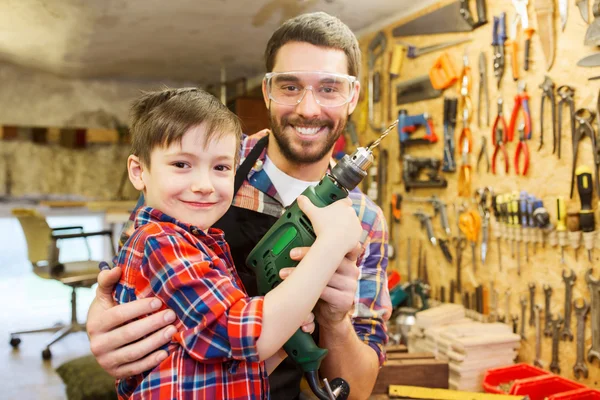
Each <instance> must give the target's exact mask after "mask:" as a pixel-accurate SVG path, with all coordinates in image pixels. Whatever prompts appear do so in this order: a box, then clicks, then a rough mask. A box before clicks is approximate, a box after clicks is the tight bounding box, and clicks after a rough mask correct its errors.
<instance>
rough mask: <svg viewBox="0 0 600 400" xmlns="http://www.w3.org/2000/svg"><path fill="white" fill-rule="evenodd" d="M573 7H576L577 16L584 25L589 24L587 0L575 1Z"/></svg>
mask: <svg viewBox="0 0 600 400" xmlns="http://www.w3.org/2000/svg"><path fill="white" fill-rule="evenodd" d="M575 5H576V6H577V8H579V14H580V15H581V19H583V22H585V23H586V24H589V23H590V13H589V10H588V6H589V4H588V0H577V1H576V2H575Z"/></svg>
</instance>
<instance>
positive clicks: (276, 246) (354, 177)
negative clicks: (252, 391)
mask: <svg viewBox="0 0 600 400" xmlns="http://www.w3.org/2000/svg"><path fill="white" fill-rule="evenodd" d="M372 163H373V156H372V153H371V151H370V149H369V148H367V149H365V148H362V147H359V148H358V149H357V150H356V152H354V153H353V154H352V155H351V156H349V155H345V156H344V157H343V158H342V159H341V160H340V161H339V162H338V163H337V164H336V166H335V167H333V168H332V170H331V172H330V173H329V174H327V175H325V177H324V178H323V179H322V180H321V181H320V182H319V183H318V184H317V185H316V186H310V187H308V188H307V189H306V190H305V191H304V192H303V193H302V194H303V195H304V196H306V197H308V199H309V200H310V201H311V202H312V203H313V204H314V205H316V206H317V207H325V206H328V205H330V204H332V203H333V202H335V201H337V200H340V199H343V198H345V197H347V196H348V192H349V191H350V190H352V189H354V188H355V187H356V185H358V184H359V183H360V181H362V179H363V178H364V177H365V176H366V174H367V173H366V171H367V169H368V168H369V167H370V166H371V164H372ZM315 240H316V236H315V233H314V231H313V228H312V224H311V223H310V220H309V219H308V217H307V216H306V215H305V214H304V213H303V212H302V210H300V207H298V203H297V202H296V201H295V202H294V203H293V204H292V205H291V206H290V207H289V208H288V209H287V210H286V211H285V213H284V214H283V215H282V216H281V217H280V218H279V220H277V222H276V223H275V224H274V225H273V226H272V227H271V229H270V230H269V231H268V232H267V233H266V234H265V236H264V237H263V238H262V239H261V240H260V241H259V242H258V244H257V245H256V247H255V248H254V249H253V250H252V251H251V252H250V254H249V255H248V257H247V259H246V264H247V265H248V266H249V267H250V268H252V269H254V271H255V273H256V277H257V281H258V292H259V294H260V295H265V294H266V293H268V292H269V291H271V290H273V289H274V288H275V287H276V286H277V285H279V284H280V283H281V282H282V279H281V278H280V277H279V271H280V270H281V269H282V268H287V267H295V266H296V265H298V262H297V261H294V260H292V259H290V256H289V254H290V250H292V249H293V248H295V247H308V246H311V245H312V244H313V243H314V242H315ZM283 348H284V350H285V351H286V353H287V354H288V356H289V357H290V358H292V359H293V360H294V361H295V362H296V363H297V364H298V365H299V366H300V367H301V368H302V370H303V371H304V373H305V376H306V378H307V381H308V383H309V386H310V387H311V389H312V390H313V392H314V393H315V394H316V395H317V396H318V397H319V398H321V399H330V398H331V394H333V395H334V397H337V398H344V397H345V396H347V395H348V394H349V390H350V389H349V386H348V384H347V383H346V382H345V381H344V380H343V379H341V378H336V379H334V380H333V381H332V382H331V388H329V387H328V388H327V389H328V390H327V391H325V390H323V388H321V387H320V385H319V383H318V370H319V367H320V365H321V360H322V359H323V358H324V357H325V355H326V354H327V350H326V349H321V348H319V347H318V346H317V345H316V344H315V342H314V340H313V338H312V336H311V335H310V334H309V333H306V332H303V331H302V330H301V329H298V330H297V331H296V333H294V335H293V336H292V337H291V338H290V339H289V340H288V341H287V342H286V343H285V344H284V346H283Z"/></svg>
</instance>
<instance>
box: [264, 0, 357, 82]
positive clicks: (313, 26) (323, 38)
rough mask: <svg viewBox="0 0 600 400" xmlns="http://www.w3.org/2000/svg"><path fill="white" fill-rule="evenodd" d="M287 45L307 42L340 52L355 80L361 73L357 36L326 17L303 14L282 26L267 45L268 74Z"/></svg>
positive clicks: (337, 20)
mask: <svg viewBox="0 0 600 400" xmlns="http://www.w3.org/2000/svg"><path fill="white" fill-rule="evenodd" d="M288 42H306V43H310V44H313V45H315V46H321V47H330V48H333V49H339V50H343V51H344V53H346V58H347V59H348V73H349V74H350V75H352V76H356V77H358V75H359V73H360V47H359V46H358V40H357V39H356V36H355V35H354V33H352V31H351V30H350V28H349V27H348V26H347V25H346V24H344V23H343V22H342V21H340V20H339V19H338V18H336V17H333V16H331V15H329V14H327V13H324V12H315V13H310V14H302V15H299V16H297V17H295V18H292V19H289V20H287V21H286V22H284V23H283V24H282V25H281V26H280V27H279V28H278V29H277V30H276V31H275V33H273V36H271V39H269V42H268V43H267V49H266V50H265V64H266V67H267V72H271V71H272V70H273V65H275V57H276V56H277V52H278V51H279V49H280V48H281V47H282V46H283V45H284V44H286V43H288Z"/></svg>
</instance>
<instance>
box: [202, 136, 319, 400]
mask: <svg viewBox="0 0 600 400" xmlns="http://www.w3.org/2000/svg"><path fill="white" fill-rule="evenodd" d="M268 140H269V136H265V137H264V138H262V139H260V140H259V141H258V142H257V143H256V145H255V146H254V148H253V149H252V150H251V151H250V154H248V157H246V159H245V160H244V162H243V163H242V164H241V165H240V167H239V168H238V169H237V172H236V175H235V187H234V196H235V194H236V193H237V192H238V190H239V189H240V187H241V186H242V184H243V182H244V180H245V179H246V177H247V176H248V174H249V173H250V170H251V169H252V167H253V166H254V163H256V160H258V157H259V156H260V154H261V153H262V151H263V150H264V149H265V148H266V146H267V143H268ZM277 220H278V218H276V217H273V216H270V215H266V214H262V213H259V212H256V211H252V210H248V209H245V208H241V207H235V206H231V207H230V208H229V210H228V211H227V213H225V215H223V217H222V218H221V219H220V220H219V221H217V223H216V224H214V227H216V228H219V229H221V230H223V232H225V240H226V241H227V243H229V247H230V249H231V255H232V257H233V262H234V264H235V269H236V271H237V273H238V275H239V276H240V279H241V280H242V283H243V284H244V286H245V288H246V291H247V292H248V295H249V296H251V297H253V296H258V289H257V285H256V274H255V273H254V271H253V270H252V269H251V268H248V266H246V257H247V256H248V254H250V252H251V251H252V249H253V248H254V247H255V246H256V244H257V243H258V242H259V240H260V239H261V238H262V237H263V236H264V235H265V233H267V231H268V230H269V229H270V228H271V226H273V225H274V224H275V222H276V221H277ZM313 337H314V338H315V341H316V340H317V338H318V330H317V329H315V332H314V334H313ZM302 375H303V374H302V370H301V369H300V368H299V367H298V366H297V365H296V364H295V363H294V362H293V361H292V360H291V359H290V358H286V359H285V360H284V361H283V362H282V363H281V364H279V366H278V367H277V369H276V370H275V371H273V373H271V375H270V376H269V385H270V387H271V398H272V399H275V400H280V399H281V400H289V399H296V398H298V396H299V395H300V380H301V379H302Z"/></svg>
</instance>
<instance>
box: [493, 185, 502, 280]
mask: <svg viewBox="0 0 600 400" xmlns="http://www.w3.org/2000/svg"><path fill="white" fill-rule="evenodd" d="M499 200H500V201H501V200H502V195H499V194H494V195H493V196H492V211H493V212H494V218H495V221H496V223H495V224H494V229H493V230H494V236H495V237H496V243H497V244H498V269H499V270H500V271H502V250H501V248H500V238H501V237H502V232H501V231H500V227H501V225H500V224H501V222H500V214H501V211H500V203H499Z"/></svg>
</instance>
